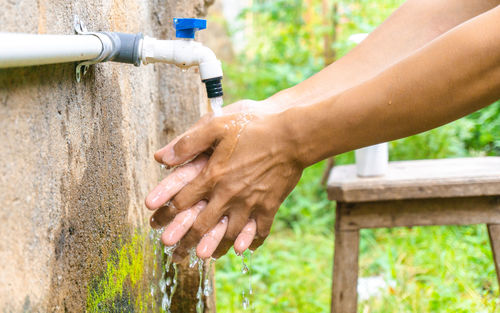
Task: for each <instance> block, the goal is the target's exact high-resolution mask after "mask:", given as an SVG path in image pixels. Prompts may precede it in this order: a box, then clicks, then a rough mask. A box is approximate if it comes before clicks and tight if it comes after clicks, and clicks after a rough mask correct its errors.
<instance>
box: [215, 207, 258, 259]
mask: <svg viewBox="0 0 500 313" xmlns="http://www.w3.org/2000/svg"><path fill="white" fill-rule="evenodd" d="M247 212H248V211H247V210H246V209H245V208H243V207H242V208H241V209H233V208H232V209H230V210H229V212H228V216H229V222H228V225H227V231H226V233H225V235H224V238H223V240H222V241H221V243H220V244H219V246H218V247H217V249H216V250H215V251H214V253H213V256H214V257H215V258H219V257H221V256H223V255H224V254H226V253H227V251H228V250H229V249H230V248H231V247H232V246H233V244H234V242H235V240H236V238H237V237H238V235H239V234H240V232H241V230H242V229H243V228H244V226H245V225H246V223H247V222H248V217H249V213H247Z"/></svg>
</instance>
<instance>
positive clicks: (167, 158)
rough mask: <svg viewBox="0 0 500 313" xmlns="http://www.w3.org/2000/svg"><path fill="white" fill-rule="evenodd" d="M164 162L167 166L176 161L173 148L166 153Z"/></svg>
mask: <svg viewBox="0 0 500 313" xmlns="http://www.w3.org/2000/svg"><path fill="white" fill-rule="evenodd" d="M162 160H163V162H164V163H166V164H167V165H168V164H172V163H173V162H174V161H175V151H174V148H173V147H172V148H170V149H168V150H167V151H165V154H164V155H163V158H162Z"/></svg>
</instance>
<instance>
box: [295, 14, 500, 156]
mask: <svg viewBox="0 0 500 313" xmlns="http://www.w3.org/2000/svg"><path fill="white" fill-rule="evenodd" d="M498 98H500V6H498V7H496V8H494V9H492V10H490V11H488V12H486V13H483V14H481V15H479V16H477V17H475V18H473V19H471V20H469V21H467V22H466V23H463V24H462V25H460V26H458V27H456V28H454V29H453V30H451V31H449V32H448V33H446V34H444V35H442V36H441V37H439V38H437V39H435V40H434V41H432V42H430V43H429V44H427V45H426V46H424V47H423V48H422V49H419V50H417V51H416V52H415V53H414V54H413V55H411V56H409V57H407V58H406V59H403V60H401V61H400V62H398V63H396V64H394V65H393V66H391V67H390V68H388V69H387V70H386V71H384V72H382V73H380V74H379V75H377V76H375V77H374V78H373V79H371V80H369V81H367V82H365V83H363V84H361V85H359V86H356V87H353V88H351V89H349V90H347V91H346V92H344V93H341V94H340V95H338V96H332V97H330V98H327V99H324V100H323V101H320V102H317V103H314V104H311V105H310V106H307V107H297V108H292V109H290V110H288V111H287V112H286V113H285V115H287V116H288V117H287V119H290V120H291V121H289V122H290V123H291V125H293V123H294V118H295V119H296V118H297V117H299V116H301V118H302V119H306V120H308V121H311V122H308V123H306V124H304V123H302V127H301V128H300V131H299V130H298V129H294V130H293V133H294V134H296V137H295V138H294V140H295V141H296V142H297V147H300V148H299V150H301V151H299V159H300V160H302V161H303V162H304V165H310V164H313V163H315V162H317V161H319V160H322V159H323V158H326V157H328V156H331V155H335V154H338V153H341V152H345V151H349V150H352V149H355V148H358V147H362V146H366V145H370V144H374V143H377V142H381V141H388V140H392V139H396V138H401V137H406V136H409V135H412V134H415V133H418V132H422V131H425V130H428V129H431V128H434V127H437V126H439V125H442V124H445V123H448V122H450V121H453V120H455V119H458V118H460V117H462V116H464V115H467V114H469V113H471V112H473V111H476V110H478V109H480V108H481V107H484V106H486V105H488V104H490V103H491V102H493V101H495V100H497V99H498ZM306 125H307V126H306ZM292 127H293V126H292Z"/></svg>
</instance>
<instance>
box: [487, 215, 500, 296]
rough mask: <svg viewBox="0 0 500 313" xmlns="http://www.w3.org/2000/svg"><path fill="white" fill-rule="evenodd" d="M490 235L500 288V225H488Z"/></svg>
mask: <svg viewBox="0 0 500 313" xmlns="http://www.w3.org/2000/svg"><path fill="white" fill-rule="evenodd" d="M488 234H489V236H490V245H491V251H492V252H493V262H495V269H496V272H497V281H498V286H500V224H488Z"/></svg>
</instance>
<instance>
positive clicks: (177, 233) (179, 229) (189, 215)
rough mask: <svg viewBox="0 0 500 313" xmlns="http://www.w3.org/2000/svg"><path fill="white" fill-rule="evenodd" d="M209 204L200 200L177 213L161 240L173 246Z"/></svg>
mask: <svg viewBox="0 0 500 313" xmlns="http://www.w3.org/2000/svg"><path fill="white" fill-rule="evenodd" d="M206 206H207V202H206V201H200V202H198V203H197V204H196V205H195V206H193V207H192V208H190V209H187V210H185V211H182V212H181V213H179V214H177V215H176V216H175V218H174V220H173V221H172V223H170V224H169V225H168V227H167V228H166V229H165V231H164V232H163V234H162V235H161V241H162V242H163V244H164V245H166V246H173V245H175V244H176V243H177V242H178V241H179V240H181V238H182V237H184V235H185V234H186V233H187V231H188V230H189V229H190V228H191V226H193V224H194V222H195V220H196V217H197V216H198V215H199V214H200V212H201V211H202V210H203V209H204V208H205V207H206Z"/></svg>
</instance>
